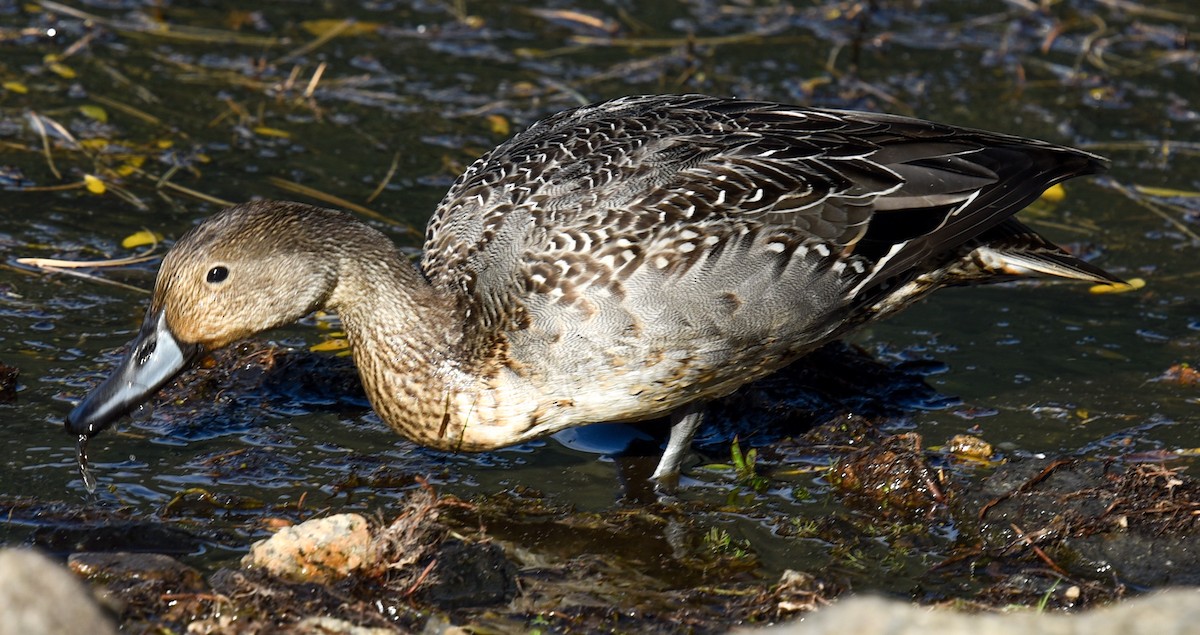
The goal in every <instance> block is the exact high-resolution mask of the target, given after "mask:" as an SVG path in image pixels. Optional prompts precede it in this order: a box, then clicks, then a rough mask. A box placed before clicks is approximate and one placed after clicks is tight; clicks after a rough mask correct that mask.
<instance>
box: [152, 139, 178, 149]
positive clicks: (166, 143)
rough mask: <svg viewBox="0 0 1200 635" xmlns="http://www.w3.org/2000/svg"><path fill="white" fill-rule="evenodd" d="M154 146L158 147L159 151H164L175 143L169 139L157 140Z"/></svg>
mask: <svg viewBox="0 0 1200 635" xmlns="http://www.w3.org/2000/svg"><path fill="white" fill-rule="evenodd" d="M154 145H156V146H158V149H159V150H166V149H167V148H170V147H171V146H173V145H175V142H174V141H171V140H170V139H159V140H158V141H155V142H154Z"/></svg>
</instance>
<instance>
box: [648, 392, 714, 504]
mask: <svg viewBox="0 0 1200 635" xmlns="http://www.w3.org/2000/svg"><path fill="white" fill-rule="evenodd" d="M703 421H704V404H702V403H696V402H692V403H690V404H688V405H686V406H683V407H682V408H678V409H676V410H675V412H672V413H671V437H670V439H668V440H667V449H666V450H664V451H663V455H662V459H660V460H659V462H658V467H656V468H654V474H653V475H651V477H650V478H651V479H653V480H655V481H657V482H658V485H659V487H660V488H663V489H665V490H667V491H671V490H674V489H675V487H676V486H677V485H679V467H680V466H681V465H683V457H684V456H686V455H687V451H688V450H689V449H691V447H692V437H695V436H696V430H699V429H700V423H701V422H703Z"/></svg>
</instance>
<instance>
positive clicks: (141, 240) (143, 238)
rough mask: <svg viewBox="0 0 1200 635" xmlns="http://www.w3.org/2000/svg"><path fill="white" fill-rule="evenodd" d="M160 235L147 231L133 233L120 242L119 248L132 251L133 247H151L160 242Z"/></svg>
mask: <svg viewBox="0 0 1200 635" xmlns="http://www.w3.org/2000/svg"><path fill="white" fill-rule="evenodd" d="M162 239H163V237H162V234H159V233H158V232H152V231H150V230H148V229H143V230H142V231H140V232H134V233H132V234H130V235H128V236H126V237H125V240H122V241H121V246H122V247H124V248H125V249H133V248H134V247H143V246H145V245H153V244H156V243H160V242H162Z"/></svg>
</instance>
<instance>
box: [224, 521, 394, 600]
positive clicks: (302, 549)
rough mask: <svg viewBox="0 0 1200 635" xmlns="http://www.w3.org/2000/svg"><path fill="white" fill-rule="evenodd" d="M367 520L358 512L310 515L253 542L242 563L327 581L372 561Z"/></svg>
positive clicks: (277, 573)
mask: <svg viewBox="0 0 1200 635" xmlns="http://www.w3.org/2000/svg"><path fill="white" fill-rule="evenodd" d="M375 552H376V549H375V547H374V540H373V538H372V534H371V528H370V525H369V523H367V519H366V518H363V517H362V516H360V515H358V514H338V515H336V516H328V517H325V518H314V519H312V520H309V521H306V522H303V523H301V524H299V525H296V526H294V527H286V528H284V529H281V530H280V531H279V533H277V534H275V535H274V536H271V537H270V538H267V539H266V540H261V541H259V542H256V543H254V545H252V546H251V547H250V553H249V554H247V555H246V557H244V558H242V566H244V567H251V568H259V569H263V570H265V571H267V572H268V573H270V574H271V575H275V576H278V577H280V578H283V579H285V580H289V581H292V582H319V583H328V582H332V581H334V580H338V579H341V578H345V577H346V576H348V575H350V574H352V573H355V572H357V571H359V570H360V569H362V568H363V567H366V566H369V565H370V564H371V563H373V562H374V561H375Z"/></svg>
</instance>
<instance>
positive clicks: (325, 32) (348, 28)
mask: <svg viewBox="0 0 1200 635" xmlns="http://www.w3.org/2000/svg"><path fill="white" fill-rule="evenodd" d="M300 26H301V27H303V28H304V30H305V31H308V32H309V33H311V34H313V35H315V36H317V37H328V36H329V35H330V34H333V35H335V36H336V37H348V36H356V35H369V34H371V33H374V32H376V31H378V30H379V23H378V22H357V21H354V22H347V21H346V20H342V19H338V18H332V19H329V20H305V21H304V22H301V23H300Z"/></svg>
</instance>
